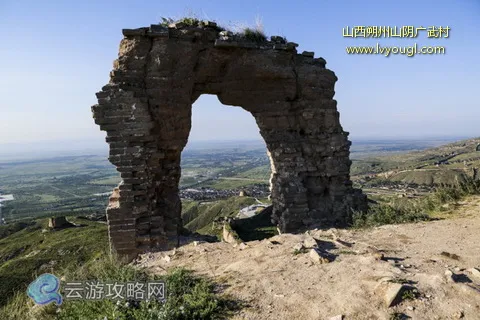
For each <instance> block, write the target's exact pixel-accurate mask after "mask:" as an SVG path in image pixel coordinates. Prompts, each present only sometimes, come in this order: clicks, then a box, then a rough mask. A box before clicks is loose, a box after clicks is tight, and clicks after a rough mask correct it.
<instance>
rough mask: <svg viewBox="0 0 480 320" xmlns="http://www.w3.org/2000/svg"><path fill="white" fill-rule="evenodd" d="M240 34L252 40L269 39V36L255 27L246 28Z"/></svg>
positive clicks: (262, 40)
mask: <svg viewBox="0 0 480 320" xmlns="http://www.w3.org/2000/svg"><path fill="white" fill-rule="evenodd" d="M239 36H240V37H241V38H244V39H246V40H249V41H252V42H265V41H267V36H266V35H265V33H263V31H261V30H257V29H253V28H245V29H244V30H243V31H242V32H241V33H240V34H239Z"/></svg>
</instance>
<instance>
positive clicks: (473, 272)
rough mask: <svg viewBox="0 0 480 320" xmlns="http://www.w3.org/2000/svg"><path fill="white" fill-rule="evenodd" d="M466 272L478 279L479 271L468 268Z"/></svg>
mask: <svg viewBox="0 0 480 320" xmlns="http://www.w3.org/2000/svg"><path fill="white" fill-rule="evenodd" d="M467 271H468V272H470V273H471V274H472V275H473V276H474V277H476V278H478V279H480V269H477V268H470V269H468V270H467Z"/></svg>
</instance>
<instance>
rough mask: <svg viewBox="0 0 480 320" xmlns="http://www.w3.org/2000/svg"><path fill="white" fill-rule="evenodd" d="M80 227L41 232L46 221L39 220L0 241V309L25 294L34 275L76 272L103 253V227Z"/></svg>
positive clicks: (105, 245) (106, 248)
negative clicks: (82, 265) (67, 271)
mask: <svg viewBox="0 0 480 320" xmlns="http://www.w3.org/2000/svg"><path fill="white" fill-rule="evenodd" d="M72 220H73V219H72ZM77 222H78V223H80V220H79V221H77ZM81 223H82V224H83V225H84V226H82V227H75V228H68V229H63V230H58V231H47V232H43V231H42V229H45V230H47V229H48V228H47V221H46V220H40V221H38V222H37V223H35V224H32V225H30V226H28V227H26V228H24V229H22V230H20V231H17V232H15V233H13V234H11V235H9V236H7V237H5V238H3V239H0V282H1V284H2V285H1V286H0V307H1V306H3V305H5V304H6V303H7V302H8V300H9V298H10V297H12V296H13V294H14V293H15V292H17V291H24V290H26V289H27V286H28V284H29V283H30V282H31V281H33V280H34V279H35V278H36V276H37V275H39V274H42V273H45V272H50V273H58V272H60V271H61V270H63V269H64V268H66V267H72V268H77V267H78V265H81V264H84V263H86V262H88V261H90V260H91V259H95V258H97V257H99V256H100V255H102V254H103V253H105V252H107V250H108V237H107V227H106V225H105V224H100V223H93V222H88V221H84V220H82V221H81Z"/></svg>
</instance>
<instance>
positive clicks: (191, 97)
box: [92, 22, 366, 257]
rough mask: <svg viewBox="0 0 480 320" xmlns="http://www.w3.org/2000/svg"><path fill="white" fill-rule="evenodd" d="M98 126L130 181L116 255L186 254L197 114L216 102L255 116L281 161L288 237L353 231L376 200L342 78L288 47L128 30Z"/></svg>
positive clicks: (278, 212)
mask: <svg viewBox="0 0 480 320" xmlns="http://www.w3.org/2000/svg"><path fill="white" fill-rule="evenodd" d="M123 35H124V38H123V40H122V41H121V44H120V51H119V57H118V59H117V60H115V62H114V69H113V71H112V72H111V74H110V82H109V84H107V85H106V86H105V87H103V88H102V91H100V92H98V93H97V98H98V104H96V105H94V106H93V107H92V111H93V116H94V119H95V123H97V124H98V125H100V129H101V130H104V131H106V133H107V137H106V141H107V143H109V145H110V156H109V160H110V161H111V163H112V164H114V165H115V166H116V167H117V170H118V171H119V172H120V174H121V177H122V179H123V181H122V182H121V183H120V185H119V187H118V188H116V189H115V190H114V193H113V195H112V196H111V197H110V202H109V205H108V207H107V216H108V230H109V237H110V242H111V245H112V249H114V250H115V251H116V252H117V253H119V254H121V255H127V256H130V257H134V256H135V255H136V254H138V253H140V252H142V251H148V250H152V249H160V250H162V249H168V248H171V247H172V246H176V245H178V235H179V232H180V229H181V227H182V221H181V216H180V213H181V202H180V198H179V195H178V191H179V190H178V183H179V179H180V173H181V171H180V170H181V168H180V156H181V152H182V149H183V148H184V146H185V145H186V143H187V140H188V136H189V132H190V127H191V112H192V111H191V109H192V104H193V103H194V102H195V100H196V99H197V98H198V97H199V96H200V95H201V94H214V95H217V96H218V99H219V100H220V102H221V103H223V104H224V105H233V106H240V107H242V108H243V109H245V110H247V111H248V112H250V113H251V114H252V115H253V116H254V117H255V120H256V122H257V124H258V127H259V129H260V134H261V135H262V137H263V138H264V140H265V142H266V145H267V149H268V155H269V157H270V160H271V166H272V176H271V179H270V182H271V197H272V202H273V215H272V221H273V222H274V223H276V224H277V225H278V226H279V228H280V230H282V232H295V231H298V230H300V229H301V228H304V227H307V226H310V225H312V224H317V225H321V226H326V227H327V226H339V225H345V224H347V223H349V222H350V219H351V213H352V210H365V209H366V197H365V196H364V195H363V194H362V193H361V191H360V190H357V189H354V188H353V187H352V183H351V181H350V176H349V171H350V164H351V161H350V160H349V147H350V144H351V143H350V141H348V139H347V136H348V133H347V132H344V131H343V129H342V127H341V125H340V122H339V113H338V111H337V107H336V106H337V103H336V101H335V100H333V96H334V93H335V92H334V85H335V82H336V81H337V77H336V76H335V74H334V73H333V72H332V71H330V70H328V69H326V68H325V64H326V62H325V60H324V59H322V58H314V56H313V53H312V52H303V53H302V54H298V53H297V51H296V46H297V45H296V44H295V43H291V42H286V41H285V40H284V39H283V38H281V37H272V38H271V40H270V41H262V42H253V41H249V40H248V39H245V38H242V37H240V36H237V35H233V34H231V33H229V32H225V31H223V32H221V31H220V30H218V28H217V27H216V26H215V24H214V23H211V22H206V23H204V24H202V25H201V26H200V25H199V26H183V25H181V24H178V23H177V24H176V25H171V26H169V27H168V28H167V27H163V26H161V25H152V26H151V27H149V28H139V29H124V30H123Z"/></svg>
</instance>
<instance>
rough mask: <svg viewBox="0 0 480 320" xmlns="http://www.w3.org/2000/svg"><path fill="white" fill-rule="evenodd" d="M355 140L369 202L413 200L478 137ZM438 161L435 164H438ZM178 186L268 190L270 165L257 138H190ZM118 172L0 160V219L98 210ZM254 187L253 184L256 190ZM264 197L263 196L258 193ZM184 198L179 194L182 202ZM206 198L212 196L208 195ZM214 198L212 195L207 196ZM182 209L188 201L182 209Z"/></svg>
mask: <svg viewBox="0 0 480 320" xmlns="http://www.w3.org/2000/svg"><path fill="white" fill-rule="evenodd" d="M456 140H458V139H455V138H450V139H447V138H445V139H435V140H379V141H373V140H359V141H354V142H353V144H352V147H351V158H352V160H353V163H352V167H351V176H352V180H353V181H354V184H355V186H356V187H361V188H363V189H364V190H365V192H366V193H367V194H368V195H369V196H370V197H371V198H374V199H376V200H378V199H382V198H384V197H390V196H399V195H400V196H409V197H415V196H419V195H422V194H424V193H427V192H429V191H430V190H431V188H432V187H434V186H435V185H437V184H444V183H451V182H455V181H458V179H462V175H469V174H472V173H471V172H473V168H478V167H480V152H476V151H475V147H476V146H477V145H478V144H479V143H480V139H469V140H462V141H460V142H456V143H453V144H452V141H456ZM438 163H440V165H438ZM181 166H182V177H181V180H180V189H181V190H182V191H184V192H186V191H185V190H187V191H188V190H192V189H193V191H195V192H196V193H197V194H198V196H197V197H198V198H200V199H201V198H202V193H209V194H210V195H211V194H212V192H213V194H214V195H217V196H216V197H217V198H218V200H220V199H222V198H225V197H227V196H228V195H232V194H238V193H239V192H240V191H241V190H245V191H246V192H247V194H248V193H249V191H251V190H254V189H255V188H257V189H258V188H261V189H262V190H267V188H268V184H269V179H270V163H269V159H268V157H267V154H266V148H265V144H264V143H263V142H262V141H230V142H228V141H225V142H215V141H212V142H197V143H195V142H191V143H189V145H188V146H187V148H186V149H185V150H184V152H183V153H182V162H181ZM120 180H121V179H120V176H119V174H118V173H117V171H116V170H115V168H114V166H113V165H111V164H110V162H109V161H108V159H107V155H106V153H104V152H98V153H96V154H85V155H78V153H77V155H72V156H64V155H63V156H56V155H55V154H54V153H52V155H51V156H43V157H42V158H41V159H35V157H34V156H33V155H32V158H31V159H25V157H23V158H22V159H19V160H14V157H12V156H10V157H9V158H8V159H7V158H4V159H2V158H0V195H2V194H3V195H5V194H12V195H13V196H14V200H13V201H6V202H3V203H2V212H3V217H4V219H5V220H6V221H7V222H13V221H19V220H29V219H36V218H41V217H48V216H80V215H91V214H96V215H102V214H104V212H105V207H106V204H107V202H108V197H109V194H110V192H111V191H112V189H113V188H114V187H116V186H117V185H118V183H119V182H120ZM255 190H256V189H255ZM265 196H266V195H265ZM189 200H191V199H185V201H186V202H188V201H189ZM210 200H212V199H210ZM214 200H215V199H214ZM185 207H188V206H185Z"/></svg>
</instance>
